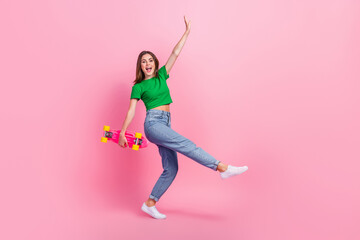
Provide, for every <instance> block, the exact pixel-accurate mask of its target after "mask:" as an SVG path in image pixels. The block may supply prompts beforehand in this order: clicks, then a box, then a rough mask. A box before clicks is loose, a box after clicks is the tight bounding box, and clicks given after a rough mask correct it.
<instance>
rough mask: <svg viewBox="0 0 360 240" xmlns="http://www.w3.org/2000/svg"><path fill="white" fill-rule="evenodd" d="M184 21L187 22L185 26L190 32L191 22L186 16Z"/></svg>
mask: <svg viewBox="0 0 360 240" xmlns="http://www.w3.org/2000/svg"><path fill="white" fill-rule="evenodd" d="M184 21H185V25H186V32H190V28H191V21H188V20H187V19H186V17H185V16H184Z"/></svg>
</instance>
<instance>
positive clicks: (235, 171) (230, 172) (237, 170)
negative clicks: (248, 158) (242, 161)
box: [220, 165, 249, 179]
mask: <svg viewBox="0 0 360 240" xmlns="http://www.w3.org/2000/svg"><path fill="white" fill-rule="evenodd" d="M248 169H249V168H248V167H247V166H243V167H234V166H231V165H228V168H227V169H226V171H225V172H220V176H221V178H222V179H225V178H229V177H232V176H235V175H239V174H242V173H243V172H245V171H246V170H248Z"/></svg>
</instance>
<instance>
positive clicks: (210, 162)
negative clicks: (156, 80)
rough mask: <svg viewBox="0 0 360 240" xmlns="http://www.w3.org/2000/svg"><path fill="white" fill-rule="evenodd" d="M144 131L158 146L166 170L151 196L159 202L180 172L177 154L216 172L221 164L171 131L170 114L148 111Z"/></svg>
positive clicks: (153, 110) (156, 110)
mask: <svg viewBox="0 0 360 240" xmlns="http://www.w3.org/2000/svg"><path fill="white" fill-rule="evenodd" d="M144 131H145V136H146V138H147V139H148V140H149V141H150V142H152V143H154V144H156V145H157V146H158V148H159V153H160V156H161V160H162V166H163V169H164V171H163V172H162V174H161V175H160V177H159V179H158V181H157V182H156V184H155V186H154V188H153V190H152V192H151V194H150V196H149V197H150V198H151V199H154V200H155V201H159V199H160V197H161V196H162V195H163V194H164V193H165V192H166V190H167V189H168V188H169V186H170V185H171V183H172V182H173V181H174V179H175V176H176V174H177V171H178V158H177V152H179V153H181V154H183V155H185V156H187V157H189V158H191V159H193V160H194V161H196V162H198V163H199V164H201V165H204V166H205V167H208V168H210V169H212V170H214V171H216V169H217V166H218V164H219V163H220V161H219V160H216V159H215V158H214V157H213V156H211V155H210V154H208V153H207V152H205V151H204V150H203V149H202V148H200V147H197V146H196V145H195V143H193V142H192V141H190V140H189V139H187V138H185V137H183V136H182V135H180V134H179V133H177V132H175V131H174V130H173V129H171V115H170V112H167V111H163V110H158V109H149V110H147V111H146V118H145V122H144Z"/></svg>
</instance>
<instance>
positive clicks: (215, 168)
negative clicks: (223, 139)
mask: <svg viewBox="0 0 360 240" xmlns="http://www.w3.org/2000/svg"><path fill="white" fill-rule="evenodd" d="M219 163H220V161H219V160H216V162H215V166H214V167H213V168H212V169H213V170H214V171H215V172H216V171H217V167H218V165H219Z"/></svg>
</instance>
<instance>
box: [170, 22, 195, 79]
mask: <svg viewBox="0 0 360 240" xmlns="http://www.w3.org/2000/svg"><path fill="white" fill-rule="evenodd" d="M184 21H185V25H186V30H185V33H184V34H183V36H182V37H181V39H180V41H179V42H178V43H177V44H176V46H175V47H174V49H173V51H172V53H171V55H170V57H169V59H168V60H167V62H166V65H165V68H166V72H167V73H168V74H169V72H170V70H171V68H172V67H173V66H174V63H175V61H176V59H177V57H178V56H179V54H180V52H181V50H182V48H183V47H184V44H185V42H186V39H187V37H188V35H189V33H190V28H191V27H190V25H191V24H190V23H191V21H188V20H187V19H186V17H185V16H184Z"/></svg>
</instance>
